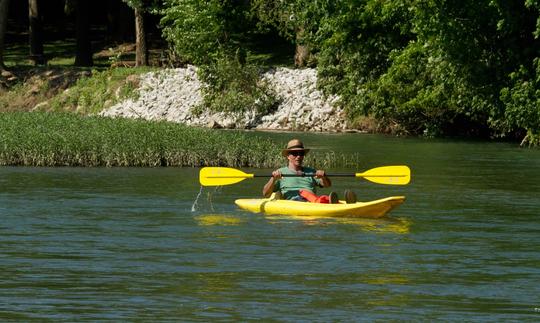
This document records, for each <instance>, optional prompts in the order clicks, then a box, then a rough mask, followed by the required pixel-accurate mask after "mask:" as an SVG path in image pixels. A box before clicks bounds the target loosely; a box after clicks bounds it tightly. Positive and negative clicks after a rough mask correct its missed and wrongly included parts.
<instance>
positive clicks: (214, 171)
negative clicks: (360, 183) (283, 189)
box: [199, 166, 411, 186]
mask: <svg viewBox="0 0 540 323" xmlns="http://www.w3.org/2000/svg"><path fill="white" fill-rule="evenodd" d="M270 176H271V175H255V174H247V173H244V172H243V171H241V170H238V169H235V168H229V167H204V168H202V169H201V171H200V173H199V181H200V182H201V185H203V186H223V185H231V184H236V183H238V182H241V181H243V180H245V179H247V178H253V177H270ZM302 176H307V177H309V176H315V174H309V173H305V174H300V175H296V174H294V175H293V174H283V177H302ZM326 176H331V177H362V178H364V179H367V180H368V181H371V182H373V183H378V184H387V185H406V184H408V183H409V181H410V180H411V170H410V169H409V167H407V166H383V167H376V168H372V169H370V170H367V171H365V172H363V173H351V174H326Z"/></svg>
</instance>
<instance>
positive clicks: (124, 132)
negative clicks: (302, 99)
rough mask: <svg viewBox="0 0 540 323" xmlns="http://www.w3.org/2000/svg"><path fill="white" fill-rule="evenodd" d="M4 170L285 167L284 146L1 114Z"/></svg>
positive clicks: (332, 159) (247, 137) (327, 157)
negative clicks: (14, 167) (39, 167)
mask: <svg viewBox="0 0 540 323" xmlns="http://www.w3.org/2000/svg"><path fill="white" fill-rule="evenodd" d="M0 129H1V132H0V166H85V167H99V166H106V167H114V166H138V167H159V166H189V167H200V166H229V167H258V168H274V167H280V166H282V165H283V164H284V162H285V161H284V159H283V157H281V154H280V152H281V148H282V147H281V145H278V144H277V143H275V142H273V141H271V140H270V139H264V138H261V137H259V136H257V135H256V134H253V133H246V132H240V131H227V130H213V129H206V128H195V127H189V126H185V125H181V124H177V123H172V122H164V121H162V122H155V121H145V120H134V119H122V118H118V119H112V118H106V117H97V116H94V117H88V116H81V115H78V114H73V113H44V112H32V113H28V112H4V113H0ZM354 160H355V158H354V156H345V155H339V154H335V153H332V152H330V153H314V154H310V155H309V158H306V164H310V165H316V167H321V168H329V167H340V166H350V165H352V164H354Z"/></svg>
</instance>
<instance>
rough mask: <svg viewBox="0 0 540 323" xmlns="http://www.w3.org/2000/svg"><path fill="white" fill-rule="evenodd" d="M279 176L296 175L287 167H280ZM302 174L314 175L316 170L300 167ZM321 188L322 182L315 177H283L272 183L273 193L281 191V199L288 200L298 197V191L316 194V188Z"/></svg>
mask: <svg viewBox="0 0 540 323" xmlns="http://www.w3.org/2000/svg"><path fill="white" fill-rule="evenodd" d="M279 171H281V174H283V175H285V174H296V172H295V171H293V170H292V169H290V168H289V167H282V168H280V169H279ZM302 171H303V172H304V173H313V174H315V172H316V170H315V169H313V168H310V167H302ZM317 187H322V180H321V179H319V178H315V177H311V176H309V177H300V176H299V177H283V178H281V179H280V180H278V181H276V182H275V183H274V192H278V191H281V194H283V198H284V199H286V200H290V199H292V198H294V197H296V196H299V195H300V193H299V191H300V190H308V191H311V192H313V193H316V188H317Z"/></svg>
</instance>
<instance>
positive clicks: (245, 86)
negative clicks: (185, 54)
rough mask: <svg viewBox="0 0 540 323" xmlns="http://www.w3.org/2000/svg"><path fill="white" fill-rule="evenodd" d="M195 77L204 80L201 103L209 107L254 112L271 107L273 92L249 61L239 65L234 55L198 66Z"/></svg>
mask: <svg viewBox="0 0 540 323" xmlns="http://www.w3.org/2000/svg"><path fill="white" fill-rule="evenodd" d="M199 77H200V78H201V80H203V81H204V82H205V83H206V86H205V87H204V88H203V89H202V92H203V96H204V103H203V104H204V107H198V108H197V109H198V110H199V111H202V109H204V108H208V109H209V110H211V111H224V112H246V111H253V112H255V113H256V114H258V115H264V114H268V113H270V112H272V111H274V110H275V109H276V108H277V105H278V99H277V96H276V94H275V93H274V92H273V91H272V90H271V89H270V88H269V87H268V85H267V84H266V83H265V82H264V81H263V80H261V78H260V73H259V71H258V69H257V68H256V67H255V66H253V65H242V64H241V63H240V61H239V59H238V58H236V57H234V58H231V57H221V58H219V59H218V60H217V61H216V62H215V63H213V64H210V65H205V66H202V67H201V68H200V69H199Z"/></svg>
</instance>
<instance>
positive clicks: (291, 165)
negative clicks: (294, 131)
mask: <svg viewBox="0 0 540 323" xmlns="http://www.w3.org/2000/svg"><path fill="white" fill-rule="evenodd" d="M308 152H309V149H305V148H304V144H303V143H302V141H300V140H299V139H292V140H291V141H289V142H288V143H287V148H285V149H283V151H282V152H281V154H282V155H283V157H286V158H287V161H288V165H287V166H285V167H282V168H279V169H276V170H275V171H273V172H272V177H271V178H270V179H269V180H268V182H267V183H266V184H265V185H264V187H263V195H264V197H269V196H270V195H271V194H272V192H280V193H281V195H282V197H283V198H284V199H287V200H295V201H304V202H305V201H309V202H313V203H338V196H337V194H336V193H335V192H331V193H330V194H329V195H321V196H317V195H316V190H317V187H330V186H331V185H332V182H331V181H330V179H329V178H328V176H326V173H325V171H324V170H315V169H314V168H311V167H305V166H303V163H304V156H305V155H306V154H307V153H308ZM304 174H314V176H305V177H303V176H297V177H284V176H283V175H304ZM346 199H347V202H348V203H354V202H356V196H354V193H353V192H352V191H348V192H347V193H346ZM353 199H354V201H353Z"/></svg>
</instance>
